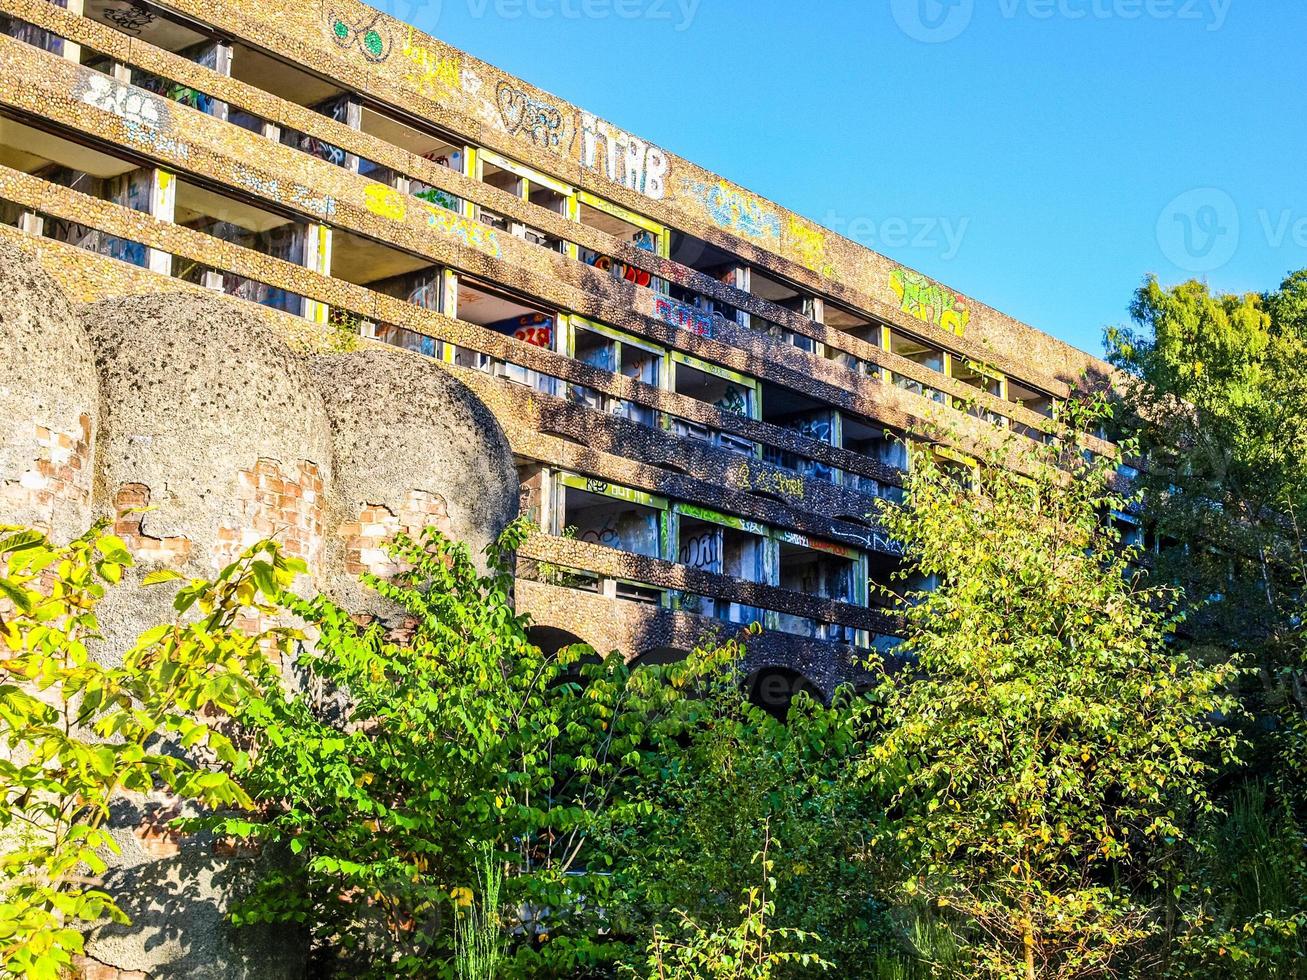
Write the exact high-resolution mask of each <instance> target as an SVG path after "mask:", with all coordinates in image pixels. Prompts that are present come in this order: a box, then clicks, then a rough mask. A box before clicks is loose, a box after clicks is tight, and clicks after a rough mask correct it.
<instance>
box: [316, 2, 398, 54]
mask: <svg viewBox="0 0 1307 980" xmlns="http://www.w3.org/2000/svg"><path fill="white" fill-rule="evenodd" d="M368 13H371V16H368ZM368 13H364V14H362V16H355V17H350V16H349V15H348V14H346V13H345V12H344V10H343V9H342V8H341V7H339V6H336V5H327V6H324V7H323V22H324V23H325V24H326V27H327V31H328V33H329V34H330V35H331V39H332V40H333V41H335V42H336V44H337V46H339V47H340V48H342V49H345V50H349V49H356V50H357V51H358V52H359V54H361V55H363V57H364V58H365V59H366V60H368V61H371V62H373V63H380V62H382V61H385V60H386V59H387V58H389V57H390V48H391V40H390V32H389V31H387V30H386V28H385V25H384V24H382V22H381V19H382V16H383V15H382V14H380V13H376V12H371V11H369V12H368Z"/></svg>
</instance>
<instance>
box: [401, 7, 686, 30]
mask: <svg viewBox="0 0 1307 980" xmlns="http://www.w3.org/2000/svg"><path fill="white" fill-rule="evenodd" d="M702 2H703V0H381V2H380V3H378V4H377V6H378V8H379V9H381V10H383V11H384V12H386V13H388V14H390V16H392V17H394V18H395V19H396V20H401V21H405V22H408V23H413V22H415V21H416V20H417V19H418V18H420V19H421V23H422V25H423V26H424V27H426V28H427V29H430V28H432V27H434V26H435V24H436V23H437V22H438V21H439V20H440V15H441V13H442V12H443V10H444V8H445V6H446V5H451V6H452V4H454V3H459V4H462V5H464V6H465V8H466V10H467V13H468V16H470V17H471V18H472V19H473V20H486V19H492V18H493V19H496V20H629V21H637V20H642V21H663V22H665V23H668V24H671V25H672V26H673V27H674V28H675V29H676V30H677V31H686V30H689V28H690V26H691V25H692V24H693V23H694V20H695V18H696V17H697V16H698V14H699V6H700V4H701V3H702Z"/></svg>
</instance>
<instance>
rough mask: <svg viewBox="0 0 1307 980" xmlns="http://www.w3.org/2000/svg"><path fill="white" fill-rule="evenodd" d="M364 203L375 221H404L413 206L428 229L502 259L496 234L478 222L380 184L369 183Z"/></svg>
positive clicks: (502, 251) (493, 230)
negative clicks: (375, 217) (411, 204)
mask: <svg viewBox="0 0 1307 980" xmlns="http://www.w3.org/2000/svg"><path fill="white" fill-rule="evenodd" d="M363 194H364V204H365V205H366V207H367V209H368V210H369V211H371V212H372V213H373V214H375V215H376V216H377V217H378V218H386V219H387V220H389V221H404V220H406V219H407V218H408V213H409V211H408V209H409V204H410V202H411V203H413V204H416V205H417V206H418V208H419V209H420V210H421V211H422V213H423V215H424V216H425V218H426V224H427V227H428V228H435V229H436V230H437V231H441V232H444V233H445V234H446V235H452V236H454V237H455V238H457V239H458V240H459V241H460V242H462V243H463V244H464V245H466V246H468V247H469V248H475V249H476V250H477V251H480V252H485V253H486V254H487V255H490V256H493V257H494V258H497V259H499V258H503V256H504V248H503V245H502V244H501V242H500V240H499V233H498V232H497V231H495V229H493V228H491V227H490V226H489V225H483V224H482V223H481V222H479V221H468V220H467V219H466V218H464V217H462V216H461V215H457V214H454V213H453V212H452V211H446V210H445V209H444V208H442V207H440V206H439V205H436V204H430V203H428V202H427V201H423V200H421V199H420V198H416V197H411V196H409V195H405V194H401V193H400V192H399V191H397V190H395V189H394V188H392V187H387V186H385V185H384V184H370V185H368V187H367V189H366V190H365V191H364V192H363Z"/></svg>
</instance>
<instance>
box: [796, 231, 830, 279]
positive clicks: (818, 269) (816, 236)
mask: <svg viewBox="0 0 1307 980" xmlns="http://www.w3.org/2000/svg"><path fill="white" fill-rule="evenodd" d="M789 240H790V246H791V247H792V248H793V250H794V252H795V254H796V255H797V256H798V257H799V262H800V263H802V265H803V267H804V268H805V269H808V270H809V271H811V272H815V273H817V275H819V276H823V277H825V278H827V279H833V278H835V265H834V263H833V262H831V261H830V259H829V258H828V257H827V255H826V235H825V233H824V232H823V231H822V230H821V229H820V228H811V227H809V226H808V225H806V224H805V223H804V222H803V221H801V220H799V219H798V218H790V225H789Z"/></svg>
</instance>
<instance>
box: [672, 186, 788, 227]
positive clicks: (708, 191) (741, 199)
mask: <svg viewBox="0 0 1307 980" xmlns="http://www.w3.org/2000/svg"><path fill="white" fill-rule="evenodd" d="M683 187H684V188H685V192H686V193H687V194H688V195H689V196H690V197H691V198H692V199H693V200H694V201H696V202H697V203H698V204H699V205H700V206H701V207H702V208H703V210H704V213H705V214H707V215H708V219H709V220H710V221H712V223H713V224H715V225H716V226H717V227H718V228H721V229H722V230H724V231H729V232H734V233H735V234H737V235H743V236H744V237H745V238H755V239H758V238H760V239H764V240H774V241H777V242H779V241H780V238H781V216H780V214H779V213H777V212H776V211H775V210H774V209H773V208H772V207H770V206H769V205H768V204H767V202H766V201H764V200H762V198H759V197H754V196H753V195H752V194H748V193H746V192H745V191H742V190H740V189H739V188H736V187H732V186H731V185H730V184H728V183H726V181H724V180H719V181H718V182H717V183H715V184H705V183H701V182H699V181H691V180H687V181H685V183H684V184H683Z"/></svg>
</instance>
